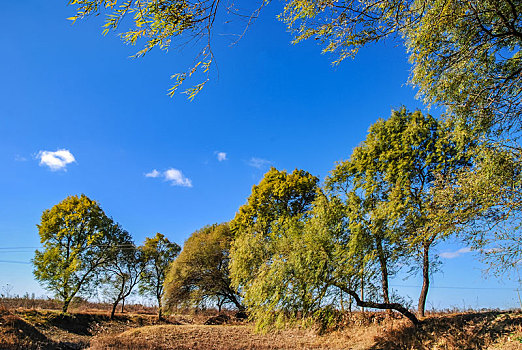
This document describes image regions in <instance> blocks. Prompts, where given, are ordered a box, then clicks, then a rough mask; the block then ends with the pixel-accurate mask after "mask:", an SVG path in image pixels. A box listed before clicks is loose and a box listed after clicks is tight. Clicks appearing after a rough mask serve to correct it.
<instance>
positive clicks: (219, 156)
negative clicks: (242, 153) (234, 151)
mask: <svg viewBox="0 0 522 350" xmlns="http://www.w3.org/2000/svg"><path fill="white" fill-rule="evenodd" d="M216 155H217V160H218V161H220V162H222V161H224V160H227V154H226V153H225V152H216Z"/></svg>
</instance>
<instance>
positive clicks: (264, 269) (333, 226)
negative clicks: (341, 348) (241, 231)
mask: <svg viewBox="0 0 522 350" xmlns="http://www.w3.org/2000/svg"><path fill="white" fill-rule="evenodd" d="M272 231H273V232H274V235H273V238H272V239H271V242H270V244H271V247H272V249H271V254H270V255H268V256H267V257H266V258H265V261H264V263H263V264H261V265H260V266H259V267H258V268H257V270H256V273H255V274H254V275H253V276H252V277H251V278H250V279H249V280H248V284H246V285H245V286H244V289H243V290H244V298H245V299H244V301H245V304H246V305H247V306H248V309H249V312H250V314H251V315H252V318H253V319H254V320H255V321H256V327H257V328H258V329H261V330H267V329H270V328H271V327H276V328H280V327H284V326H286V325H287V324H289V323H296V322H306V323H307V324H310V322H311V323H312V324H315V323H319V324H320V325H321V326H322V327H328V326H329V321H328V320H330V316H332V315H331V313H330V312H328V310H331V309H332V308H335V307H336V306H338V305H339V302H340V298H341V293H342V292H341V291H340V290H339V289H338V288H336V286H335V285H334V283H343V284H346V285H350V286H353V285H355V284H356V283H357V282H356V280H357V279H358V278H357V277H355V276H357V272H358V268H359V266H358V263H360V259H359V260H358V261H354V262H353V261H352V260H351V259H350V257H349V256H348V255H347V254H346V250H347V243H348V231H347V221H346V219H345V217H344V209H343V206H342V204H341V203H340V201H338V200H336V199H333V201H332V202H330V201H328V199H327V198H326V197H324V196H323V195H320V196H319V197H318V198H317V200H316V202H315V204H314V207H313V209H312V210H311V212H310V213H309V215H308V216H307V218H306V219H304V220H303V219H301V218H299V217H294V218H292V219H290V220H286V221H284V222H276V223H274V224H273V225H272ZM247 237H248V236H247ZM240 242H241V241H240ZM354 277H355V278H354ZM326 316H327V317H326Z"/></svg>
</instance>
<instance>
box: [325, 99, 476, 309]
mask: <svg viewBox="0 0 522 350" xmlns="http://www.w3.org/2000/svg"><path fill="white" fill-rule="evenodd" d="M451 129H452V126H451V124H449V123H444V122H439V121H437V120H436V119H434V118H433V117H431V116H429V115H426V116H425V115H422V113H421V112H419V111H417V112H413V113H410V112H408V111H406V109H404V108H402V109H401V110H399V111H393V112H392V116H391V117H390V118H389V119H388V120H379V121H377V122H376V123H375V124H373V125H372V126H371V127H370V129H369V133H368V136H367V138H366V140H365V141H364V142H363V143H362V144H361V145H360V146H359V147H357V148H356V149H355V150H354V152H353V154H352V156H351V157H350V160H348V161H344V162H341V163H339V164H338V165H337V167H336V168H335V169H334V170H333V171H332V175H331V177H330V179H329V180H328V183H329V184H330V186H331V187H332V188H334V189H335V188H344V189H345V191H348V192H349V202H353V201H354V198H355V207H357V206H360V208H361V210H362V211H363V212H362V215H361V213H359V212H358V210H357V209H355V210H354V209H352V210H351V211H350V217H351V219H352V229H353V230H354V233H356V231H355V229H361V230H362V231H361V233H363V235H362V237H361V238H362V239H363V240H367V239H368V236H370V238H371V240H372V242H371V243H370V244H371V245H373V246H374V247H375V254H376V256H377V257H378V258H379V259H378V260H379V263H380V265H381V271H382V276H383V277H382V280H383V291H385V284H387V283H385V280H386V276H385V273H384V271H383V269H385V268H386V264H385V261H384V262H383V261H382V257H383V256H384V255H385V254H390V253H392V252H393V250H394V249H395V248H394V245H397V244H398V245H399V246H398V247H399V248H400V249H399V252H401V251H403V249H402V248H401V247H402V245H403V242H407V244H408V245H409V247H410V248H411V249H412V250H413V251H414V252H416V254H418V256H419V258H420V260H421V261H422V263H421V266H422V267H421V269H422V276H423V286H422V290H421V293H420V297H419V304H418V313H419V315H421V316H424V308H425V303H426V297H427V294H428V288H429V282H430V277H429V276H430V272H431V266H432V262H431V260H432V259H431V258H430V250H431V248H432V247H433V245H435V244H436V243H437V242H438V241H439V240H440V239H443V238H444V237H445V235H447V234H448V233H449V232H448V231H444V230H441V229H440V227H439V226H438V225H435V224H432V223H431V222H430V220H429V218H430V216H431V213H432V212H433V211H434V209H433V196H432V193H431V191H430V190H431V189H432V188H433V187H434V185H435V182H436V179H437V177H438V176H446V175H448V174H449V173H451V172H453V171H455V170H457V169H459V168H461V167H464V166H466V165H467V164H468V159H467V154H466V152H462V149H461V148H459V147H458V146H457V144H456V142H455V141H454V139H453V138H452V137H451V133H450V131H451ZM353 204H354V203H350V205H352V208H353ZM354 216H355V217H354ZM354 225H355V227H354ZM384 243H386V245H383V244H384ZM385 246H388V248H387V252H380V250H381V248H384V247H385ZM381 255H383V256H381ZM392 259H394V258H392ZM384 294H385V293H384Z"/></svg>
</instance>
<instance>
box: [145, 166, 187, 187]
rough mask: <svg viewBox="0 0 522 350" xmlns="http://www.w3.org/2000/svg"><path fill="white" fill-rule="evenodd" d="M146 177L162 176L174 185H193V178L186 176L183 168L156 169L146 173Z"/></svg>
mask: <svg viewBox="0 0 522 350" xmlns="http://www.w3.org/2000/svg"><path fill="white" fill-rule="evenodd" d="M145 177H151V178H162V179H163V180H164V181H167V182H170V184H171V185H172V186H182V187H192V180H190V179H189V178H188V177H185V176H184V175H183V173H182V172H181V170H178V169H174V168H169V169H167V170H165V171H162V172H160V171H158V170H156V169H154V170H152V171H151V172H148V173H146V174H145Z"/></svg>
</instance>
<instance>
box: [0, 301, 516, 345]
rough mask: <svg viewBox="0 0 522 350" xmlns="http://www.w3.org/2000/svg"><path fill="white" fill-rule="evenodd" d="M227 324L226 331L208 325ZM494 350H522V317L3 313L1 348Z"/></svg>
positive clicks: (470, 314)
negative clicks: (257, 322) (284, 324)
mask: <svg viewBox="0 0 522 350" xmlns="http://www.w3.org/2000/svg"><path fill="white" fill-rule="evenodd" d="M223 321H224V322H225V324H223V325H205V323H210V324H212V323H215V322H223ZM89 346H90V348H91V349H96V350H98V349H145V350H146V349H159V350H161V349H203V350H205V349H354V350H363V349H365V350H369V349H394V350H395V349H405V350H406V349H408V350H410V349H420V350H421V349H448V350H453V349H491V350H500V349H503V350H504V349H505V350H515V349H520V350H522V313H516V312H466V313H453V314H451V313H444V314H433V315H430V316H429V317H427V318H426V319H425V320H424V323H423V326H422V328H420V329H415V328H413V327H412V326H411V324H410V323H409V322H408V321H407V320H405V319H402V318H401V317H399V316H397V315H395V316H394V317H389V316H387V315H386V314H385V313H379V312H376V313H366V314H364V315H362V314H360V313H354V314H352V315H349V316H347V317H346V320H345V322H344V323H343V324H342V325H341V326H340V327H339V328H338V329H337V330H336V331H331V332H329V333H327V334H324V335H318V334H317V333H316V332H314V331H313V330H310V329H299V328H292V329H287V330H284V331H281V332H278V333H269V334H259V333H255V332H253V330H252V327H251V325H249V324H243V323H242V321H239V320H237V319H234V317H233V315H232V314H228V315H227V316H226V317H225V316H222V317H219V318H214V319H212V318H211V317H210V316H209V315H207V314H204V313H196V314H188V315H173V316H170V317H169V319H168V321H165V322H164V321H162V322H159V321H158V320H157V318H156V317H155V316H152V315H139V314H125V315H118V316H117V317H116V318H115V319H114V320H110V318H109V315H108V313H107V312H102V311H95V312H92V311H91V312H80V313H73V314H69V315H61V314H59V313H58V312H57V311H50V310H25V309H15V310H9V311H8V310H6V309H5V308H3V309H2V308H0V349H82V348H87V347H89Z"/></svg>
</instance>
